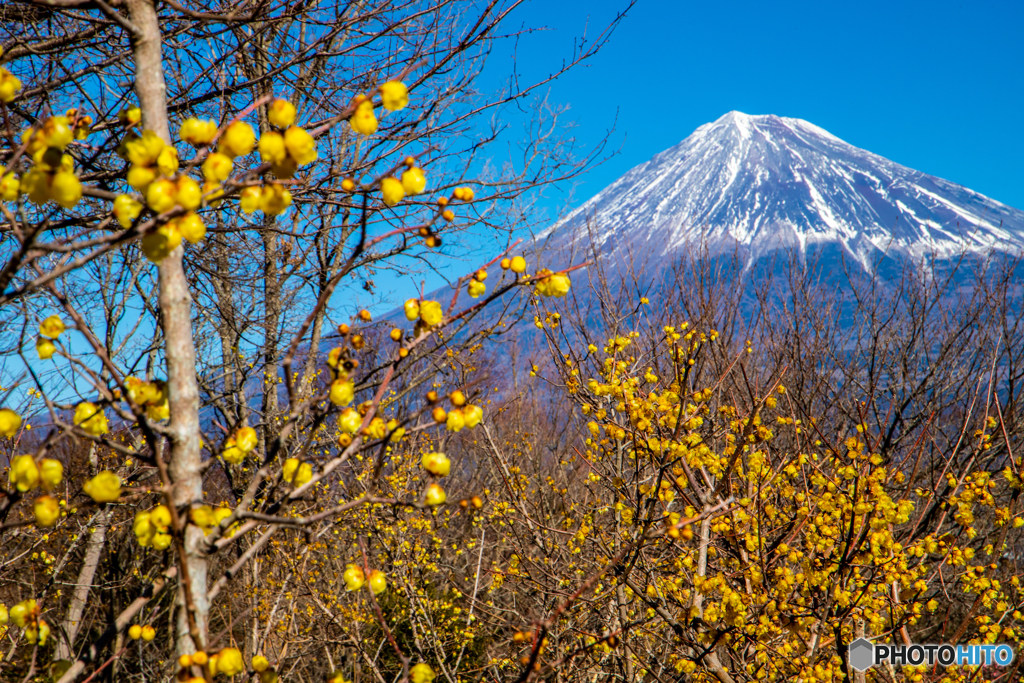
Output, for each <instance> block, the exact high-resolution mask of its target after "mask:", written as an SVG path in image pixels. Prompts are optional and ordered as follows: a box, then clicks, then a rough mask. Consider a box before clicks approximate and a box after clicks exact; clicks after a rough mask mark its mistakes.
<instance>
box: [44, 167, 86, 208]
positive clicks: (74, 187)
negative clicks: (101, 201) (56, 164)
mask: <svg viewBox="0 0 1024 683" xmlns="http://www.w3.org/2000/svg"><path fill="white" fill-rule="evenodd" d="M50 197H51V198H52V199H53V201H55V202H57V203H58V204H60V205H61V206H63V207H64V208H65V209H71V208H73V207H74V206H75V205H76V204H78V201H79V200H80V199H81V198H82V183H80V182H79V181H78V176H76V175H75V174H74V173H71V172H70V171H58V172H57V173H54V174H53V179H52V180H51V181H50Z"/></svg>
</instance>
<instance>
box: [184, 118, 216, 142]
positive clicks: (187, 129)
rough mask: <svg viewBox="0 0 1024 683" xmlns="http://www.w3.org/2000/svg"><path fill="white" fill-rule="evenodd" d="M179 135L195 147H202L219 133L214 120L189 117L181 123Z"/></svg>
mask: <svg viewBox="0 0 1024 683" xmlns="http://www.w3.org/2000/svg"><path fill="white" fill-rule="evenodd" d="M178 135H179V137H181V139H182V140H184V141H185V142H187V143H189V144H190V145H192V146H193V147H201V146H203V145H208V144H210V142H211V141H212V140H213V138H214V136H216V135H217V124H216V123H214V122H213V121H205V120H202V119H197V118H188V119H185V122H184V123H182V124H181V130H180V131H179V132H178Z"/></svg>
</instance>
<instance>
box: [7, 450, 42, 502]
mask: <svg viewBox="0 0 1024 683" xmlns="http://www.w3.org/2000/svg"><path fill="white" fill-rule="evenodd" d="M10 477H11V483H13V484H14V485H15V487H16V488H17V489H18V490H19V491H21V492H22V493H25V492H26V491H31V490H32V489H34V488H35V487H36V484H38V483H39V467H38V466H37V465H36V461H35V459H34V458H33V457H32V456H31V455H19V456H18V457H16V458H14V461H13V462H12V463H11V474H10Z"/></svg>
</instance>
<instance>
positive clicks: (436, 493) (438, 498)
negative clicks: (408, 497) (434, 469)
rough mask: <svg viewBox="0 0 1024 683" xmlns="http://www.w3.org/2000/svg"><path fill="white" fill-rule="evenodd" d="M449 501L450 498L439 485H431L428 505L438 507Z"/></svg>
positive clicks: (428, 490)
mask: <svg viewBox="0 0 1024 683" xmlns="http://www.w3.org/2000/svg"><path fill="white" fill-rule="evenodd" d="M447 499H448V496H447V495H446V494H445V492H444V489H443V488H441V487H440V486H438V485H437V484H431V485H430V486H428V487H427V497H426V501H427V505H429V506H431V507H436V506H438V505H442V504H443V503H444V501H445V500H447Z"/></svg>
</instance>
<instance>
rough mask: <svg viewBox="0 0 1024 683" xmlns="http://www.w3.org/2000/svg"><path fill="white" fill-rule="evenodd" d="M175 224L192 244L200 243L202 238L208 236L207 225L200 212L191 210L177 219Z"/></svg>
mask: <svg viewBox="0 0 1024 683" xmlns="http://www.w3.org/2000/svg"><path fill="white" fill-rule="evenodd" d="M175 225H176V227H177V229H178V232H179V233H181V236H182V237H184V238H185V239H187V240H188V241H189V242H191V243H192V244H199V242H200V240H202V239H203V238H204V237H206V226H205V225H204V224H203V219H202V218H200V217H199V215H198V214H196V213H194V212H192V211H190V212H188V213H187V214H185V215H184V216H182V217H181V218H179V219H178V220H177V221H175Z"/></svg>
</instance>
